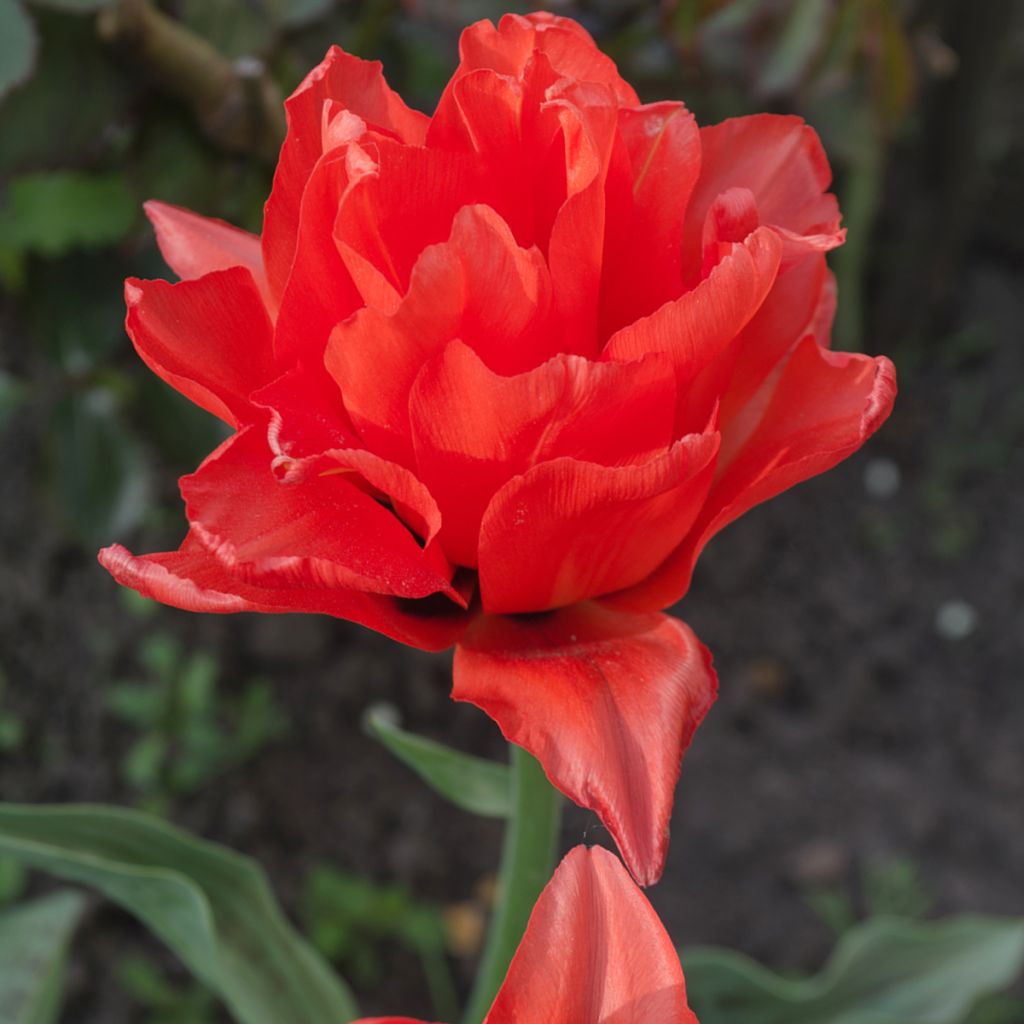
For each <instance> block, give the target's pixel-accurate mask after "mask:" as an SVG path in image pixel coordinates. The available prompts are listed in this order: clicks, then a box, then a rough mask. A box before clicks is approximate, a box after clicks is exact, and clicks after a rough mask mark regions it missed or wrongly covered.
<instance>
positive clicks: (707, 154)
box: [683, 114, 843, 273]
mask: <svg viewBox="0 0 1024 1024" xmlns="http://www.w3.org/2000/svg"><path fill="white" fill-rule="evenodd" d="M700 142H701V153H702V156H701V161H702V162H701V173H700V178H699V180H698V182H697V187H696V188H695V189H694V192H693V197H692V199H691V200H690V206H689V209H688V210H687V213H686V225H685V228H684V234H683V253H684V261H685V263H684V266H685V267H686V268H688V269H689V270H690V272H691V273H693V272H696V268H698V267H699V265H700V251H701V233H702V231H703V227H704V221H705V217H706V216H707V212H708V210H709V209H710V208H711V206H712V204H713V203H714V201H715V200H716V199H717V197H718V196H720V195H721V194H722V193H723V192H726V191H727V190H729V189H732V188H743V189H749V190H750V191H751V192H752V193H753V195H754V200H755V202H756V204H757V210H758V213H759V215H760V219H761V223H762V224H770V225H772V226H774V227H777V228H781V229H783V232H782V233H783V234H784V235H786V236H787V250H788V249H789V248H791V247H792V248H795V249H798V250H799V249H805V248H806V247H807V246H810V247H812V248H817V249H828V248H833V247H834V246H835V245H838V244H839V243H840V242H841V241H842V238H843V235H842V232H840V230H839V207H838V204H837V203H836V198H835V196H833V195H831V194H828V193H826V192H825V189H827V188H828V186H829V182H830V181H831V180H832V172H831V171H830V170H829V166H828V159H827V158H826V156H825V151H824V150H823V149H822V148H821V142H820V140H819V139H818V136H817V133H816V132H815V131H814V129H813V128H811V127H810V126H809V125H807V124H805V123H804V122H803V120H802V119H801V118H799V117H789V116H783V115H779V114H755V115H753V116H752V117H735V118H731V119H730V120H728V121H723V122H722V123H721V124H717V125H712V126H711V127H708V128H702V129H701V130H700ZM787 233H788V234H787Z"/></svg>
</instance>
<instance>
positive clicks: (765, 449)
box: [616, 338, 896, 609]
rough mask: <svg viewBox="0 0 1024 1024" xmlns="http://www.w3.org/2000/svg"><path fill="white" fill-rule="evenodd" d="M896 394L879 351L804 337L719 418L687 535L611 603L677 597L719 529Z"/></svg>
mask: <svg viewBox="0 0 1024 1024" xmlns="http://www.w3.org/2000/svg"><path fill="white" fill-rule="evenodd" d="M895 396H896V372H895V370H894V369H893V366H892V363H890V362H889V360H888V359H886V358H885V357H884V356H878V357H876V358H874V359H872V358H870V357H868V356H863V355H859V354H856V353H851V352H830V351H828V350H827V349H824V348H822V347H821V346H820V345H818V344H817V343H816V342H815V340H814V339H813V338H805V339H804V340H803V341H802V342H800V344H799V345H797V346H796V348H795V349H794V351H793V353H792V354H791V355H790V357H789V359H788V361H787V362H786V363H785V364H784V366H783V367H781V369H780V372H779V373H778V375H775V376H773V377H772V378H771V379H769V381H768V382H767V383H766V384H765V385H764V387H763V388H762V389H761V391H760V392H758V394H756V395H755V396H754V397H753V398H752V399H751V401H750V403H749V404H748V406H747V408H746V409H745V410H744V411H743V413H742V414H741V415H738V416H735V417H733V419H732V420H731V422H730V423H728V424H723V428H722V431H723V433H722V454H721V457H720V468H719V476H718V478H717V479H716V480H715V483H714V486H713V487H712V489H711V491H710V493H709V494H708V498H707V502H706V503H705V506H704V509H703V510H702V511H701V514H700V517H699V519H698V520H697V522H696V523H695V524H694V526H693V530H692V531H691V533H690V535H689V537H687V539H686V540H685V542H684V543H683V544H682V545H681V546H680V548H679V549H678V550H677V551H676V552H675V553H674V554H673V555H672V557H671V558H669V559H668V560H667V561H666V562H665V564H664V565H663V566H662V567H661V568H660V569H659V570H658V571H657V572H656V573H654V574H653V575H652V576H651V577H650V579H648V580H646V581H644V582H643V583H641V584H640V585H639V586H637V587H635V588H633V589H632V590H631V591H629V592H627V593H626V594H624V595H622V599H621V601H619V600H618V599H616V603H617V604H619V605H621V606H622V607H627V608H642V609H654V608H665V607H667V606H668V605H670V604H673V603H674V602H676V601H678V600H679V599H680V598H681V597H682V596H683V594H685V593H686V590H687V588H688V587H689V584H690V576H691V574H692V572H693V565H694V563H695V562H696V560H697V556H698V555H699V554H700V552H701V549H702V548H703V547H704V545H705V544H706V543H707V542H708V541H709V540H710V539H711V538H712V537H713V536H714V535H715V534H716V533H718V531H719V530H721V529H722V528H723V527H725V526H727V525H728V524H729V523H731V522H732V521H733V520H734V519H737V518H738V517H739V516H741V515H743V513H744V512H746V511H748V510H749V509H751V508H753V507H754V505H757V504H759V503H760V502H762V501H767V500H768V499H769V498H772V497H774V496H775V495H776V494H779V493H780V492H781V491H784V490H787V489H788V488H790V487H792V486H793V485H794V484H798V483H800V482H801V481H802V480H807V479H808V478H809V477H812V476H816V475H817V474H818V473H823V472H824V471H825V470H827V469H831V468H832V467H833V466H834V465H836V464H837V463H839V462H842V460H843V459H845V458H847V457H848V456H850V455H852V454H853V453H854V452H855V451H857V449H858V448H860V447H861V445H863V444H864V442H865V441H866V440H867V439H868V438H869V437H870V436H871V435H872V434H873V433H874V432H875V431H876V430H877V429H878V428H879V427H880V426H881V425H882V423H883V422H884V421H885V419H886V418H887V417H888V415H889V413H890V412H891V410H892V404H893V400H894V398H895Z"/></svg>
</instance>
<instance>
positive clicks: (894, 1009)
mask: <svg viewBox="0 0 1024 1024" xmlns="http://www.w3.org/2000/svg"><path fill="white" fill-rule="evenodd" d="M683 963H684V965H685V967H686V980H687V987H688V989H689V991H690V998H691V1001H692V1003H693V1006H694V1009H695V1010H696V1011H697V1013H698V1015H699V1016H700V1018H701V1020H706V1021H713V1022H714V1024H959V1022H960V1021H962V1020H963V1019H964V1017H965V1016H966V1014H967V1013H968V1012H969V1010H970V1009H971V1007H972V1006H973V1005H974V1004H975V1002H977V1000H978V999H979V998H981V997H982V996H983V995H986V994H988V993H990V992H995V991H998V990H1000V989H1002V988H1005V987H1006V986H1008V985H1010V984H1011V983H1012V982H1013V980H1014V979H1015V978H1016V977H1017V976H1018V975H1019V973H1020V971H1021V969H1022V967H1024V920H1009V919H1002V918H995V917H980V916H972V915H964V916H961V917H953V918H948V919H947V920H944V921H935V922H928V923H918V922H913V921H904V920H899V919H896V918H875V919H874V920H871V921H868V922H866V923H865V924H862V925H859V926H858V927H856V928H854V929H852V930H851V931H849V932H847V933H846V935H844V936H843V938H842V940H841V941H840V943H839V945H838V947H837V948H836V951H835V953H834V954H833V955H832V958H831V959H830V960H829V962H828V964H826V966H825V968H824V969H823V970H822V971H821V973H820V974H818V975H817V976H815V977H813V978H807V979H805V980H796V981H794V980H791V979H788V978H783V977H780V976H779V975H777V974H774V973H773V972H771V971H769V970H767V969H766V968H764V967H761V966H760V965H759V964H757V963H755V962H754V961H753V960H750V959H749V958H747V957H745V956H742V955H740V954H739V953H734V952H731V951H730V950H724V949H723V950H719V949H710V948H709V949H692V950H689V951H684V953H683Z"/></svg>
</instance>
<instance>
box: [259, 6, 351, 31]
mask: <svg viewBox="0 0 1024 1024" xmlns="http://www.w3.org/2000/svg"><path fill="white" fill-rule="evenodd" d="M334 5H335V0H270V10H271V12H272V13H273V15H274V18H275V19H276V21H277V23H278V24H279V25H282V26H284V27H285V28H297V27H300V26H302V25H310V24H312V23H313V22H314V21H317V20H318V19H320V18H322V17H323V16H324V15H325V14H327V13H328V12H330V11H331V10H332V9H333V8H334Z"/></svg>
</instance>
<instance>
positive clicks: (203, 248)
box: [143, 199, 274, 312]
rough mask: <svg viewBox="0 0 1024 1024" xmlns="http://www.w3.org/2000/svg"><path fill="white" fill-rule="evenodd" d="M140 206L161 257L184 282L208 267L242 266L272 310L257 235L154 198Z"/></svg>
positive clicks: (221, 268)
mask: <svg viewBox="0 0 1024 1024" xmlns="http://www.w3.org/2000/svg"><path fill="white" fill-rule="evenodd" d="M143 209H145V211H146V216H147V217H148V218H149V221H150V223H151V224H152V225H153V230H154V231H155V232H156V242H157V245H159V246H160V252H161V254H162V255H163V258H164V259H165V260H166V261H167V265H168V266H169V267H170V268H171V270H173V271H174V272H175V273H176V274H177V275H178V277H180V278H181V279H182V280H183V281H190V280H191V279H192V278H195V277H202V276H203V275H204V274H208V273H209V272H210V271H211V270H227V269H228V268H229V267H245V268H246V270H248V271H249V272H250V273H251V274H252V277H253V280H254V281H255V282H256V287H257V288H258V289H259V291H260V295H261V297H262V298H263V301H264V303H266V306H267V309H268V310H271V312H273V308H274V306H273V302H272V300H271V297H270V290H269V287H268V285H267V275H266V273H265V272H264V270H263V252H262V250H261V249H260V239H259V235H252V234H250V233H249V232H248V231H242V230H241V228H236V227H235V226H234V225H233V224H228V223H226V222H225V221H222V220H217V219H216V218H213V217H201V216H200V215H199V214H198V213H193V212H192V211H191V210H185V209H182V207H180V206H172V205H171V204H170V203H161V202H159V201H158V200H156V199H150V200H149V202H147V203H143Z"/></svg>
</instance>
